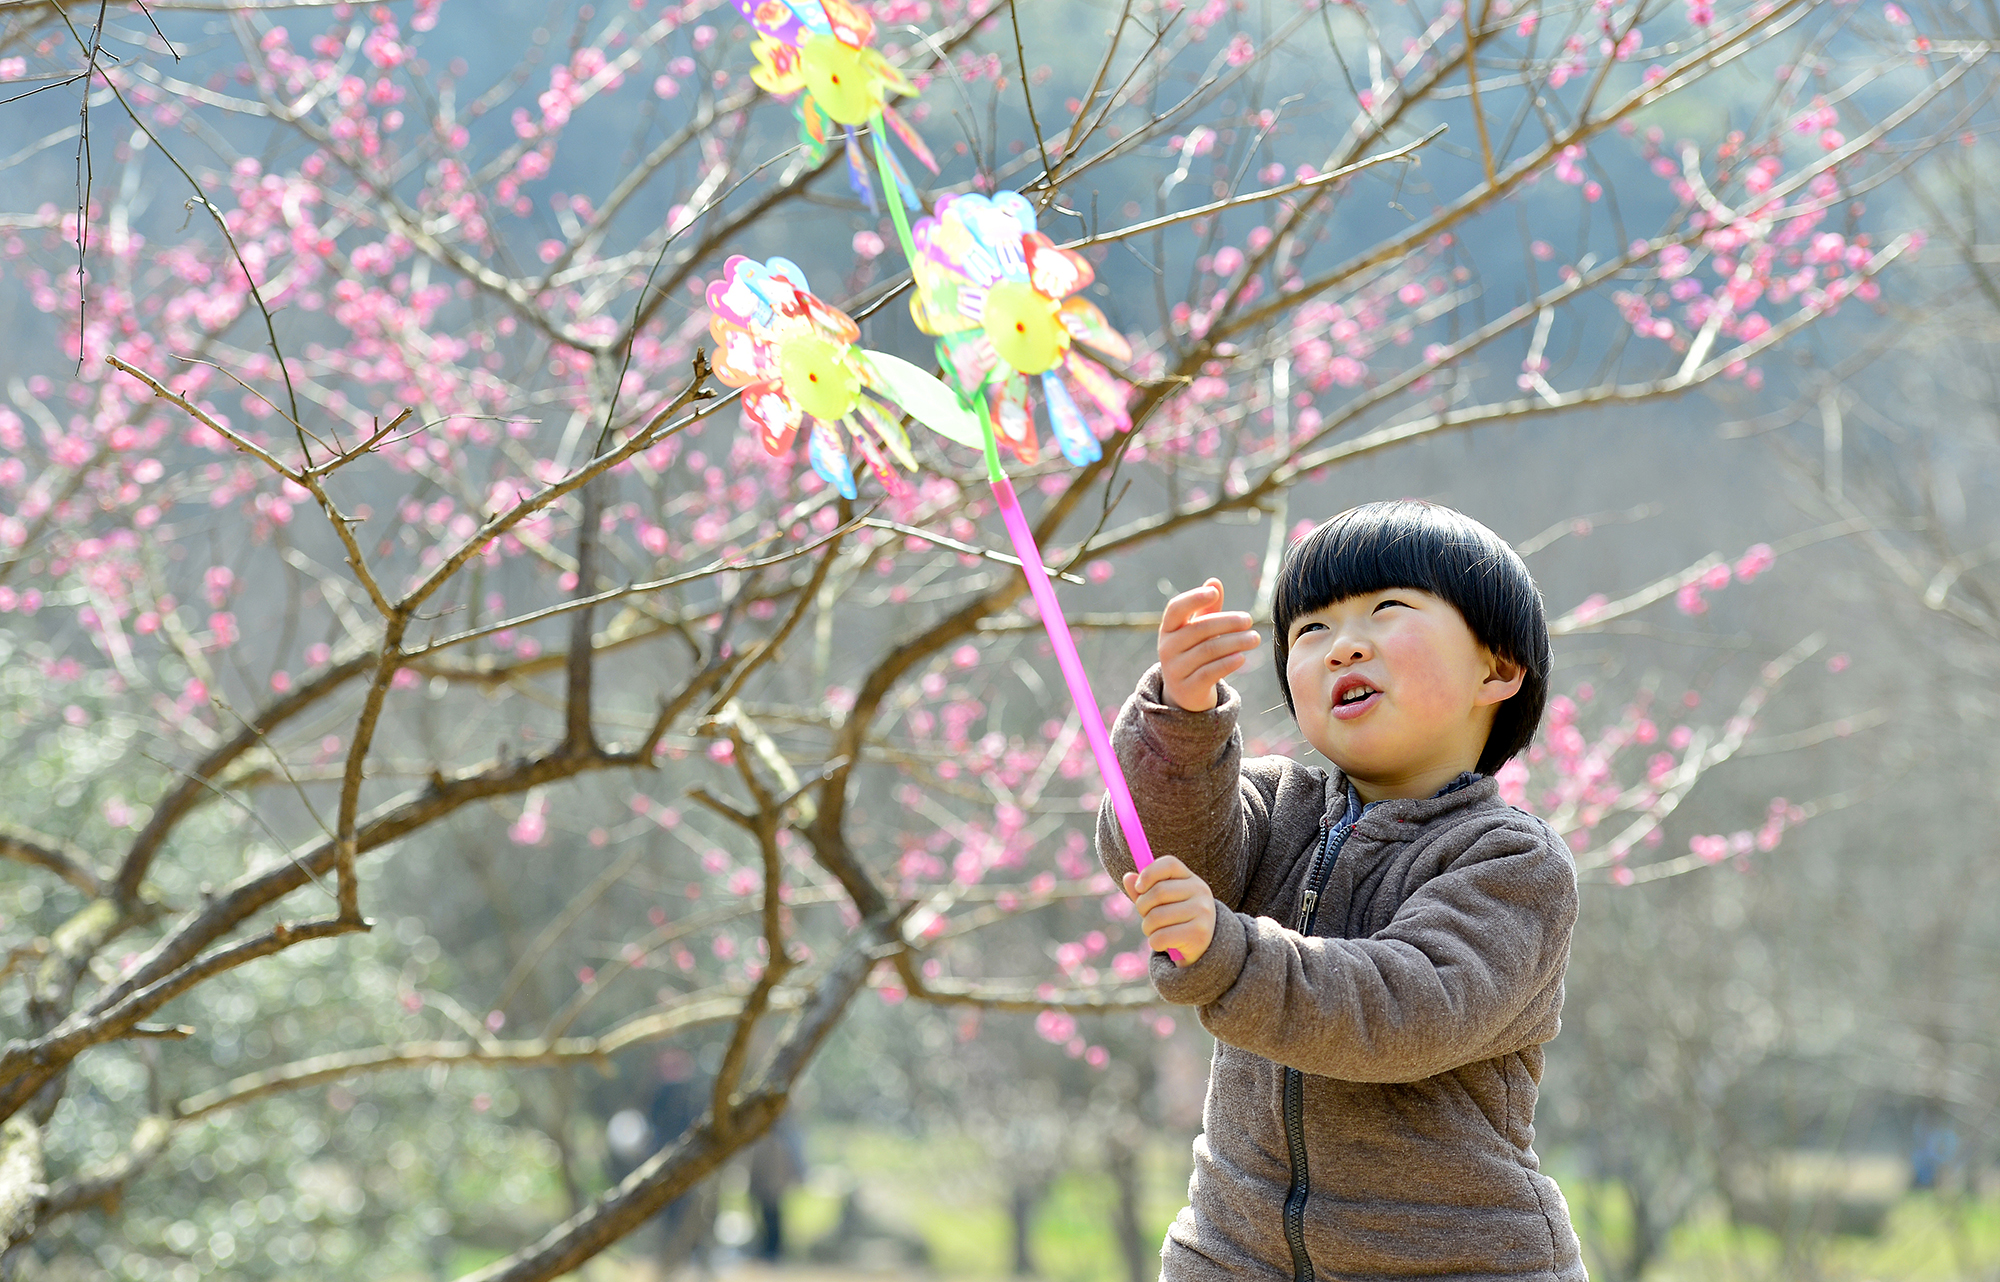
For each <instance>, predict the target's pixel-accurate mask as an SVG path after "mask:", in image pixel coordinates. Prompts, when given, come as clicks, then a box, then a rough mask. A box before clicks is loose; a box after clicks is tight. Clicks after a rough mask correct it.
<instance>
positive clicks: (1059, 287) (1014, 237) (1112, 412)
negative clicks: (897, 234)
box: [910, 192, 1132, 467]
mask: <svg viewBox="0 0 2000 1282" xmlns="http://www.w3.org/2000/svg"><path fill="white" fill-rule="evenodd" d="M913 238H914V240H915V243H916V254H915V256H914V257H912V259H911V260H910V267H911V270H912V271H913V272H914V273H915V275H916V281H917V291H916V294H915V295H914V296H913V297H912V298H911V300H910V311H911V313H912V314H913V315H914V316H915V317H916V320H917V325H918V326H919V327H920V328H922V329H923V330H924V332H925V333H928V334H935V335H937V336H938V357H939V360H940V362H941V363H942V364H943V366H944V370H945V375H946V377H947V378H948V379H949V380H950V381H951V382H952V383H953V384H954V385H955V386H956V387H957V389H958V392H959V394H960V395H961V396H963V397H964V398H965V399H966V401H967V402H968V403H971V402H983V408H984V410H985V412H986V413H987V414H988V416H989V417H990V418H991V419H992V421H993V423H994V425H995V430H996V431H997V433H998V435H999V438H1000V439H1001V441H1003V442H1004V443H1005V444H1006V445H1007V447H1008V448H1009V449H1011V450H1013V452H1014V455H1015V457H1016V458H1018V459H1020V460H1021V461H1022V462H1023V463H1027V464H1032V463H1034V462H1036V461H1037V460H1038V459H1039V458H1040V456H1041V447H1040V443H1039V441H1038V439H1037V437H1036V434H1035V428H1034V421H1033V417H1032V414H1031V412H1030V410H1029V405H1028V381H1029V379H1031V378H1039V379H1040V382H1041V385H1042V400H1043V401H1044V402H1045V403H1046V404H1047V406H1048V412H1049V423H1050V425H1051V426H1052V427H1053V428H1054V429H1055V435H1056V443H1057V445H1059V446H1060V447H1061V448H1062V452H1063V457H1064V458H1067V459H1068V460H1069V461H1070V462H1071V463H1074V464H1076V465H1078V466H1079V467H1080V466H1082V465H1083V464H1085V463H1089V462H1092V461H1093V460H1095V459H1096V458H1097V457H1098V456H1099V454H1100V451H1099V449H1098V446H1097V435H1096V433H1095V432H1093V431H1092V430H1091V428H1090V426H1089V424H1088V423H1086V422H1085V421H1084V416H1083V414H1082V412H1081V411H1080V410H1078V408H1077V403H1076V398H1075V397H1074V396H1073V395H1071V393H1070V385H1071V384H1074V385H1075V386H1076V387H1077V388H1079V389H1081V390H1082V392H1083V394H1084V397H1085V399H1086V400H1088V401H1089V402H1090V403H1091V404H1092V405H1093V406H1094V407H1095V409H1096V411H1097V414H1096V417H1097V419H1098V421H1099V422H1100V423H1105V424H1108V425H1109V426H1111V427H1112V428H1113V429H1115V430H1118V431H1124V430H1126V429H1129V428H1130V427H1131V426H1132V420H1131V418H1130V417H1129V416H1128V415H1127V414H1126V412H1125V395H1124V390H1123V389H1122V388H1120V387H1119V386H1118V384H1117V383H1116V382H1114V381H1113V380H1112V378H1111V376H1110V375H1109V374H1107V373H1105V371H1104V369H1103V368H1102V367H1101V366H1099V365H1098V364H1097V363H1096V362H1094V361H1092V360H1090V359H1088V358H1087V357H1085V356H1084V355H1083V354H1082V353H1081V352H1079V351H1078V350H1077V349H1076V347H1075V344H1077V343H1082V344H1085V345H1087V346H1089V347H1091V348H1093V349H1095V350H1096V351H1098V352H1102V353H1103V354H1104V355H1106V356H1110V357H1112V358H1114V359H1116V360H1119V361H1129V360H1131V359H1132V347H1131V344H1129V343H1127V342H1126V341H1125V338H1124V336H1123V335H1122V334H1120V333H1119V332H1118V331H1117V330H1115V329H1113V328H1111V326H1110V324H1109V323H1107V322H1106V321H1105V319H1104V313H1102V312H1100V311H1098V310H1097V308H1096V307H1095V306H1093V305H1092V304H1091V303H1089V302H1088V301H1086V300H1085V299H1083V298H1080V297H1077V296H1076V294H1077V291H1078V290H1081V289H1082V288H1083V287H1084V286H1086V285H1088V284H1090V282H1091V280H1092V279H1093V273H1092V272H1091V270H1090V264H1089V263H1088V262H1087V261H1085V259H1084V258H1083V256H1082V255H1081V254H1077V253H1074V252H1072V251H1070V250H1067V249H1058V248H1057V247H1056V245H1055V244H1054V243H1053V242H1052V241H1050V240H1049V238H1048V237H1047V236H1045V235H1043V234H1042V233H1041V232H1038V231H1036V230H1035V211H1034V207H1033V206H1032V205H1030V204H1029V203H1028V201H1027V200H1026V198H1024V197H1022V196H1020V195H1019V194H1017V193H1014V192H1003V193H1001V194H1000V195H998V196H994V197H992V198H991V199H988V198H987V197H985V196H946V197H944V198H943V199H942V200H940V201H938V203H937V213H936V216H934V217H931V218H926V219H923V220H922V221H920V222H919V223H918V224H917V225H916V227H915V229H914V231H913ZM1065 378H1066V379H1067V381H1065Z"/></svg>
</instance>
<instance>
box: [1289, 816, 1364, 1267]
mask: <svg viewBox="0 0 2000 1282" xmlns="http://www.w3.org/2000/svg"><path fill="white" fill-rule="evenodd" d="M1353 830H1354V825H1353V824H1349V825H1347V827H1345V828H1340V827H1337V826H1336V825H1335V824H1334V823H1333V821H1332V820H1330V819H1329V820H1328V821H1327V823H1326V838H1325V840H1323V841H1321V842H1320V847H1319V853H1318V854H1317V855H1316V856H1314V858H1313V862H1312V867H1310V868H1308V869H1307V870H1306V891H1305V894H1304V896H1303V897H1301V898H1300V900H1299V921H1298V931H1299V933H1300V934H1301V935H1310V934H1311V933H1312V927H1313V918H1314V917H1315V916H1317V915H1318V913H1319V897H1320V892H1321V891H1323V890H1325V889H1326V878H1327V877H1328V875H1329V874H1331V873H1332V871H1333V865H1334V861H1335V860H1337V859H1339V858H1340V848H1341V847H1342V846H1344V845H1346V844H1347V834H1348V833H1350V832H1352V831H1353ZM1336 838H1337V840H1336ZM1285 1147H1286V1149H1287V1150H1289V1154H1290V1157H1291V1159H1292V1187H1291V1189H1290V1190H1289V1191H1288V1192H1287V1193H1286V1194H1285V1243H1286V1245H1288V1246H1290V1247H1291V1248H1292V1278H1293V1282H1313V1264H1312V1257H1311V1256H1309V1255H1307V1254H1306V1200H1307V1198H1308V1197H1309V1196H1310V1195H1311V1192H1312V1184H1311V1180H1310V1178H1309V1176H1308V1172H1307V1170H1306V1079H1305V1074H1304V1073H1301V1072H1300V1071H1299V1070H1298V1069H1296V1068H1288V1069H1286V1070H1285Z"/></svg>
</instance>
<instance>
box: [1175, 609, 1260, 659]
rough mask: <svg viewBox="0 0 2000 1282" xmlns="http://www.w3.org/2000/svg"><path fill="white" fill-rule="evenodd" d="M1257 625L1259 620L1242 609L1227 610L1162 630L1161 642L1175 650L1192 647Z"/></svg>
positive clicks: (1242, 631) (1239, 634)
mask: <svg viewBox="0 0 2000 1282" xmlns="http://www.w3.org/2000/svg"><path fill="white" fill-rule="evenodd" d="M1256 626H1257V621H1256V620H1255V619H1253V618H1251V617H1250V616H1249V615H1247V614H1245V613H1244V612H1243V611H1241V610H1225V611H1222V612H1221V613H1219V614H1204V615H1202V616H1201V617H1200V618H1198V619H1190V620H1188V621H1187V622H1186V623H1183V624H1181V625H1180V626H1179V627H1177V628H1172V629H1167V630H1162V631H1161V633H1160V644H1161V645H1163V646H1170V647H1172V648H1173V649H1174V650H1176V651H1179V650H1186V649H1192V648H1193V647H1195V646H1198V645H1205V644H1207V643H1208V642H1210V641H1215V640H1219V639H1221V638H1225V637H1237V636H1241V635H1242V634H1243V633H1245V632H1249V631H1251V630H1252V629H1254V628H1255V627H1256Z"/></svg>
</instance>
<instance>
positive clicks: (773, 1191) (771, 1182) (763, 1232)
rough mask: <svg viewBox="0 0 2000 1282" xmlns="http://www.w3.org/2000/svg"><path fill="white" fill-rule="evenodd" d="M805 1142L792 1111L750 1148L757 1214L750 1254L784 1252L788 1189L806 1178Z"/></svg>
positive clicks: (765, 1257) (752, 1195) (760, 1255)
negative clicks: (755, 1231)
mask: <svg viewBox="0 0 2000 1282" xmlns="http://www.w3.org/2000/svg"><path fill="white" fill-rule="evenodd" d="M805 1173H806V1159H805V1145H804V1144H803V1143H802V1142H801V1139H800V1136H799V1126H798V1123H797V1122H795V1121H793V1120H792V1115H791V1114H790V1113H784V1114H781V1115H780V1116H779V1118H778V1121H777V1123H776V1125H774V1126H772V1127H771V1129H770V1130H769V1131H768V1132H766V1133H765V1135H764V1138H763V1139H761V1140H758V1141H757V1142H756V1143H755V1144H754V1145H752V1146H751V1148H750V1205H751V1206H752V1208H754V1210H755V1211H756V1215H757V1236H756V1237H755V1238H753V1239H752V1241H751V1252H750V1253H751V1256H752V1258H754V1259H759V1260H777V1259H780V1258H782V1257H783V1255H784V1253H785V1226H784V1203H785V1191H786V1190H787V1189H789V1188H791V1187H792V1186H793V1185H794V1184H797V1183H798V1182H799V1181H800V1180H802V1179H804V1178H805Z"/></svg>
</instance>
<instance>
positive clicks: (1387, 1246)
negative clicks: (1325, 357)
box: [1098, 502, 1585, 1282]
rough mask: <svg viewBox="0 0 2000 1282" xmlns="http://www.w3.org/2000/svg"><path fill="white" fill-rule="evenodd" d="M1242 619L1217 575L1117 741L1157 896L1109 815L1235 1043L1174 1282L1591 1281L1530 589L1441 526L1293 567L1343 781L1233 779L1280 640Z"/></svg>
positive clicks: (1388, 531) (1105, 837) (1346, 530)
mask: <svg viewBox="0 0 2000 1282" xmlns="http://www.w3.org/2000/svg"><path fill="white" fill-rule="evenodd" d="M1221 607H1222V585H1221V583H1219V582H1218V581H1216V580H1214V579H1210V580H1209V581H1208V582H1207V583H1206V584H1204V585H1202V586H1201V587H1199V588H1195V589H1194V590H1192V591H1190V592H1184V593H1182V594H1181V595H1179V596H1177V597H1175V598H1174V599H1173V600H1172V601H1170V602H1168V603H1167V608H1166V611H1165V613H1164V614H1163V615H1162V617H1161V620H1160V634H1159V654H1160V662H1159V664H1158V666H1156V667H1154V668H1152V669H1151V670H1150V671H1148V672H1147V673H1146V675H1145V677H1144V678H1142V679H1141V680H1140V683H1139V689H1138V691H1137V693H1135V694H1134V695H1133V697H1132V698H1131V699H1130V700H1129V701H1128V702H1127V703H1126V704H1125V707H1124V709H1123V711H1122V712H1121V713H1120V714H1119V717H1118V721H1117V725H1116V728H1115V729H1114V731H1113V733H1112V739H1113V742H1114V743H1115V744H1116V745H1117V748H1118V755H1119V760H1120V761H1121V762H1122V763H1123V765H1124V768H1125V772H1126V777H1127V779H1128V781H1129V782H1130V784H1131V788H1132V793H1133V797H1134V799H1135V800H1136V801H1137V803H1138V807H1139V813H1140V816H1141V818H1142V819H1143V820H1144V822H1145V825H1146V832H1147V837H1148V839H1149V840H1150V841H1151V843H1152V846H1153V851H1154V854H1155V855H1156V856H1157V858H1156V859H1155V861H1154V862H1153V863H1152V864H1150V865H1148V866H1147V868H1146V870H1145V871H1144V872H1137V873H1135V872H1133V871H1132V858H1131V855H1130V854H1129V852H1128V851H1127V850H1126V847H1125V844H1124V840H1123V837H1122V836H1121V834H1120V832H1119V830H1118V825H1117V823H1116V822H1115V820H1114V819H1113V818H1112V816H1111V814H1110V812H1109V809H1108V807H1107V809H1106V810H1105V812H1104V813H1103V814H1102V815H1101V816H1100V819H1099V823H1098V849H1099V852H1100V854H1101V856H1102V858H1103V860H1104V864H1105V867H1106V868H1107V869H1109V870H1110V871H1111V872H1112V873H1113V874H1114V875H1120V876H1122V878H1123V881H1124V886H1125V892H1126V894H1128V895H1130V896H1131V897H1132V899H1133V901H1134V903H1135V905H1136V906H1137V908H1138V910H1139V913H1140V925H1141V927H1142V928H1143V929H1144V931H1145V933H1146V942H1147V944H1148V945H1149V946H1150V947H1151V948H1152V949H1153V958H1152V979H1153V984H1154V987H1155V988H1156V989H1157V990H1158V992H1159V994H1160V996H1161V997H1163V998H1165V999H1166V1000H1168V1001H1170V1002H1178V1003H1181V1004H1184V1005H1188V1006H1193V1007H1195V1008H1197V1010H1198V1011H1199V1013H1200V1017H1201V1022H1202V1024H1203V1026H1204V1027H1206V1028H1207V1029H1208V1030H1209V1032H1210V1033H1212V1034H1214V1036H1215V1038H1216V1047H1215V1059H1214V1062H1213V1064H1212V1066H1211V1068H1210V1071H1209V1079H1208V1101H1207V1104H1206V1105H1205V1107H1204V1109H1203V1115H1202V1132H1203V1133H1202V1135H1201V1136H1200V1137H1199V1138H1197V1139H1196V1140H1195V1143H1194V1175H1193V1178H1192V1180H1191V1181H1190V1183H1189V1186H1188V1198H1189V1202H1190V1205H1189V1206H1187V1207H1186V1208H1185V1209H1183V1210H1182V1211H1181V1213H1180V1216H1179V1218H1177V1219H1176V1220H1175V1221H1174V1224H1173V1227H1172V1228H1171V1229H1170V1230H1169V1231H1168V1234H1167V1241H1166V1244H1165V1246H1164V1248H1163V1249H1162V1251H1161V1260H1162V1268H1161V1273H1160V1276H1161V1278H1162V1279H1163V1282H1210V1280H1219V1279H1223V1278H1229V1279H1243V1278H1254V1279H1272V1280H1274V1282H1275V1280H1277V1279H1291V1280H1294V1282H1312V1279H1315V1278H1320V1279H1330V1278H1339V1279H1355V1280H1360V1279H1388V1278H1430V1279H1451V1282H1475V1280H1480V1279H1500V1278H1507V1279H1523V1278H1532V1279H1539V1280H1548V1282H1585V1274H1584V1268H1583V1263H1582V1258H1581V1255H1580V1253H1579V1251H1578V1247H1577V1240H1576V1234H1575V1232H1574V1231H1573V1230H1572V1228H1571V1227H1570V1221H1569V1209H1568V1207H1567V1206H1566V1205H1565V1204H1564V1202H1563V1197H1562V1194H1561V1192H1559V1191H1558V1190H1557V1188H1556V1185H1555V1182H1554V1181H1553V1180H1551V1179H1549V1178H1548V1177H1547V1176H1546V1175H1544V1174H1542V1172H1541V1169H1540V1162H1539V1160H1538V1159H1537V1158H1536V1156H1535V1151H1534V1148H1533V1147H1532V1145H1533V1141H1534V1112H1535V1088H1536V1084H1537V1083H1538V1082H1539V1081H1540V1080H1541V1076H1542V1043H1544V1042H1546V1041H1548V1040H1549V1039H1550V1038H1552V1037H1554V1036H1555V1034H1556V1028H1557V1018H1556V1016H1557V1012H1558V1011H1559V1009H1560V1008H1561V1006H1562V980H1563V969H1564V967H1565V965H1566V964H1567V962H1568V959H1569V938H1570V927H1571V925H1572V924H1573V923H1574V922H1575V920H1576V907H1577V894H1576V874H1575V868H1574V865H1573V863H1572V861H1571V857H1570V853H1569V850H1568V848H1567V847H1565V846H1564V845H1563V842H1562V839H1561V838H1560V837H1558V836H1556V834H1555V833H1554V832H1553V831H1552V830H1551V829H1550V828H1549V827H1548V825H1546V824H1544V823H1542V822H1541V821H1540V820H1539V819H1536V818H1534V817H1533V816H1531V815H1528V814H1524V813H1523V812H1521V811H1519V810H1516V809H1513V808H1512V807H1510V806H1507V805H1504V804H1502V803H1501V802H1500V801H1499V799H1498V797H1497V795H1496V789H1495V785H1494V782H1493V779H1492V777H1491V776H1492V774H1493V772H1494V771H1495V770H1497V769H1498V768H1499V767H1500V765H1501V764H1502V763H1503V762H1505V761H1507V760H1508V759H1509V758H1510V757H1513V756H1514V755H1515V754H1517V753H1519V752H1521V751H1523V750H1524V749H1526V748H1527V746H1528V741H1529V740H1530V739H1531V738H1532V737H1533V736H1534V733H1535V728H1536V726H1537V724H1538V723H1539V722H1540V719H1541V713H1542V705H1543V703H1544V701H1545V699H1546V696H1547V681H1548V673H1549V636H1548V624H1547V621H1546V619H1545V618H1544V616H1543V613H1542V601H1541V596H1540V594H1539V593H1538V592H1537V591H1536V590H1535V585H1534V581H1533V580H1532V579H1531V578H1530V577H1529V575H1528V570H1527V567H1526V566H1525V565H1523V564H1522V563H1521V559H1520V558H1519V557H1518V556H1516V555H1515V554H1514V552H1513V550H1512V549H1511V548H1509V547H1508V546H1507V545H1506V544H1505V543H1504V542H1502V541H1501V540H1500V539H1499V538H1498V537H1497V536H1495V535H1494V534H1493V532H1492V531H1490V530H1488V529H1487V528H1486V527H1485V526H1483V525H1480V524H1479V523H1478V522H1477V521H1474V520H1471V519H1470V518H1468V517H1466V516H1463V515H1461V514H1459V513H1457V512H1454V511H1452V510H1451V509H1449V508H1445V507H1439V506H1435V505H1432V504H1428V503H1420V502H1396V503H1374V504H1369V505H1367V506H1365V507H1358V508H1354V509H1352V510H1350V511H1347V512H1343V513H1341V514H1340V515H1339V516H1336V517H1334V518H1333V519H1332V520H1330V521H1328V522H1326V523H1325V524H1324V525H1322V526H1320V527H1319V528H1318V529H1316V530H1314V531H1313V532H1312V533H1311V534H1309V535H1307V536H1306V537H1305V538H1304V539H1302V540H1301V541H1300V542H1298V543H1297V544H1295V545H1294V546H1293V547H1292V549H1291V551H1290V552H1289V553H1288V554H1287V555H1286V557H1285V561H1284V564H1283V566H1282V567H1281V568H1280V570H1279V572H1278V589H1277V594H1276V597H1275V605H1274V609H1273V611H1272V614H1273V624H1274V627H1275V640H1276V645H1275V649H1276V659H1277V669H1278V683H1279V685H1280V687H1281V688H1282V689H1283V690H1284V692H1285V702H1286V704H1287V705H1288V706H1289V707H1290V708H1291V710H1292V714H1293V716H1294V717H1296V718H1297V721H1298V725H1299V729H1300V730H1301V731H1302V732H1303V733H1304V735H1305V738H1306V741H1307V742H1308V743H1310V744H1311V745H1312V746H1313V747H1314V748H1316V749H1318V750H1319V752H1320V754H1321V755H1322V756H1323V757H1325V758H1326V760H1327V761H1328V762H1329V763H1330V764H1331V766H1332V769H1330V770H1320V769H1318V768H1315V767H1311V766H1305V765H1301V764H1299V763H1298V762H1295V761H1291V760H1289V759H1286V758H1283V757H1262V758H1257V759H1254V760H1250V761H1243V760H1242V759H1241V757H1242V738H1241V736H1240V735H1239V733H1238V731H1237V725H1236V722H1237V712H1238V708H1239V700H1238V697H1237V695H1236V692H1235V691H1233V690H1231V689H1230V688H1229V686H1227V685H1225V684H1223V683H1222V678H1223V677H1225V676H1227V675H1229V674H1230V673H1232V672H1234V671H1236V670H1237V669H1238V668H1240V667H1242V666H1243V664H1244V663H1245V661H1246V660H1247V659H1248V656H1249V653H1250V651H1252V650H1254V649H1255V648H1256V647H1257V644H1258V636H1257V633H1256V632H1255V631H1253V630H1252V621H1251V618H1250V616H1249V615H1248V614H1244V613H1241V612H1227V611H1224V610H1223V609H1222V608H1221ZM1173 949H1177V950H1178V951H1179V954H1180V960H1179V962H1178V963H1176V961H1174V960H1173V959H1172V958H1171V957H1170V956H1169V950H1173Z"/></svg>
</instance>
